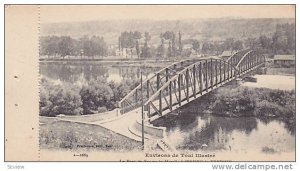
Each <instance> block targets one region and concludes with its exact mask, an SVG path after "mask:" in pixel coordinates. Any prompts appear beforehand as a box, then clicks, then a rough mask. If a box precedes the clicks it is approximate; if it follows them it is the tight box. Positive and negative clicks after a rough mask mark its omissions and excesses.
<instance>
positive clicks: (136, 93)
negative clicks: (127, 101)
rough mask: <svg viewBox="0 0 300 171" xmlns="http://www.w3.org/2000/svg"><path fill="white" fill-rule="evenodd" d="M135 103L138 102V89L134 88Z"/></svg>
mask: <svg viewBox="0 0 300 171" xmlns="http://www.w3.org/2000/svg"><path fill="white" fill-rule="evenodd" d="M141 86H142V85H141ZM137 103H138V89H135V104H137Z"/></svg>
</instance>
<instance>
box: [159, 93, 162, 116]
mask: <svg viewBox="0 0 300 171" xmlns="http://www.w3.org/2000/svg"><path fill="white" fill-rule="evenodd" d="M161 98H162V97H161V90H160V91H159V115H160V116H162V104H161V101H162V100H161Z"/></svg>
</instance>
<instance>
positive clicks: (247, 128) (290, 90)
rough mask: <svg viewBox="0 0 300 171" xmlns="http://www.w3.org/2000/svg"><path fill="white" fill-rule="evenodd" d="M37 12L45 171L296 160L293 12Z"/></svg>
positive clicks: (168, 8) (212, 8) (56, 8)
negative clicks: (72, 165) (116, 164)
mask: <svg viewBox="0 0 300 171" xmlns="http://www.w3.org/2000/svg"><path fill="white" fill-rule="evenodd" d="M14 8H15V6H14V5H11V6H9V7H7V8H6V12H7V13H8V12H9V11H10V10H11V11H10V13H9V14H11V15H14V13H18V11H19V10H14ZM26 8H28V7H26V6H18V5H16V9H22V10H24V11H25V10H26ZM31 8H32V9H34V11H35V10H36V13H37V15H36V18H37V24H36V26H37V28H36V36H37V38H38V39H37V43H38V44H36V47H35V48H37V52H36V54H37V55H36V56H35V57H36V59H37V60H36V65H37V68H36V73H37V74H36V78H37V79H38V84H37V86H38V87H37V89H36V92H37V95H38V99H37V100H35V101H36V103H35V104H37V106H35V107H36V108H37V110H38V113H36V114H35V116H33V117H35V118H37V120H38V122H37V123H38V126H37V128H36V129H38V133H37V135H36V139H37V141H36V142H35V143H36V147H37V148H38V154H37V155H38V158H39V160H40V161H204V162H210V161H295V160H296V93H295V87H296V13H295V12H296V11H295V10H296V5H271V4H270V5H221V4H220V5H33V6H31ZM22 10H21V11H22ZM7 22H9V20H7ZM6 67H10V66H6ZM20 107H21V106H20ZM32 114H33V113H32ZM7 115H8V113H6V116H7ZM7 117H8V116H7ZM10 124H11V123H6V125H10ZM32 129H33V128H32ZM6 134H10V133H6Z"/></svg>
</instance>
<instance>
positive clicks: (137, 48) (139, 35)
mask: <svg viewBox="0 0 300 171" xmlns="http://www.w3.org/2000/svg"><path fill="white" fill-rule="evenodd" d="M133 38H134V39H135V40H136V43H135V50H136V55H137V56H138V58H139V57H140V45H139V40H140V39H141V38H142V34H141V33H140V32H138V31H135V32H134V33H133Z"/></svg>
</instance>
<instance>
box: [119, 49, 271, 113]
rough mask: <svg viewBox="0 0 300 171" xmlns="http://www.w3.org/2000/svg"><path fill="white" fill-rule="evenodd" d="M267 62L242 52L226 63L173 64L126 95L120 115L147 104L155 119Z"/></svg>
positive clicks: (204, 60)
mask: <svg viewBox="0 0 300 171" xmlns="http://www.w3.org/2000/svg"><path fill="white" fill-rule="evenodd" d="M264 62H265V59H264V57H263V56H261V55H259V54H257V53H256V52H255V51H252V50H242V51H239V52H237V53H235V54H233V55H232V56H231V57H230V58H228V59H227V60H226V61H224V60H222V59H219V58H213V57H210V58H200V59H193V60H185V61H180V62H177V63H174V64H172V65H170V66H168V67H166V68H164V69H162V70H160V71H158V72H157V73H156V74H155V75H154V76H152V77H151V78H149V79H147V80H145V81H144V82H143V83H142V84H140V85H139V86H137V87H136V88H135V89H134V90H132V91H131V92H130V93H129V94H128V95H127V96H125V97H124V98H123V99H122V100H121V101H120V102H119V107H120V113H121V114H126V113H127V112H130V111H133V110H135V109H137V108H139V107H141V106H142V105H144V113H145V114H146V116H147V117H148V119H150V118H151V119H156V118H158V117H161V116H163V115H165V114H167V113H169V112H172V111H173V110H175V109H177V108H179V107H180V106H182V105H184V104H187V103H189V102H190V101H193V100H195V99H197V98H199V97H201V96H202V95H204V94H206V93H209V92H210V91H212V90H214V89H216V88H218V87H220V86H222V85H224V84H226V83H228V82H230V81H232V80H235V79H236V78H238V77H241V76H243V75H244V74H246V73H249V72H251V71H252V70H255V69H257V68H258V67H260V66H262V65H263V64H264ZM142 97H143V104H142Z"/></svg>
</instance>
